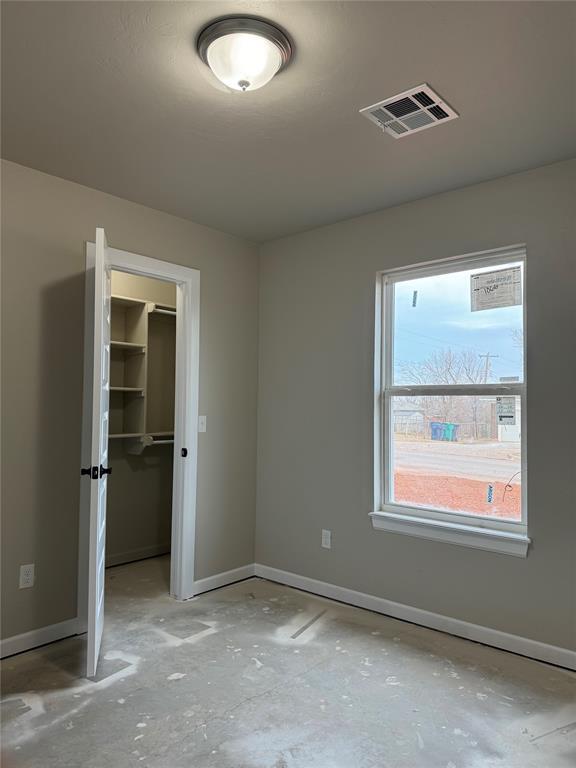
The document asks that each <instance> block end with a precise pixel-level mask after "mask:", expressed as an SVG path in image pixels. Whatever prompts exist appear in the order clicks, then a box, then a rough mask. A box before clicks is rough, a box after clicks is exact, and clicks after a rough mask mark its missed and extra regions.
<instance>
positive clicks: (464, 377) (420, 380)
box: [401, 348, 490, 384]
mask: <svg viewBox="0 0 576 768" xmlns="http://www.w3.org/2000/svg"><path fill="white" fill-rule="evenodd" d="M401 371H402V376H403V378H404V379H405V380H406V381H407V382H410V383H411V384H484V383H485V381H486V380H487V378H489V376H490V371H488V377H486V364H485V363H483V362H482V359H481V357H480V355H478V354H477V353H476V352H474V351H473V350H471V349H463V350H458V351H457V352H455V351H454V350H453V349H450V348H448V349H442V350H439V351H435V352H432V354H431V355H430V356H429V357H427V358H426V359H425V360H422V361H421V362H419V363H402V365H401Z"/></svg>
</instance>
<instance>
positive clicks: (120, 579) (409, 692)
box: [2, 558, 576, 768]
mask: <svg viewBox="0 0 576 768" xmlns="http://www.w3.org/2000/svg"><path fill="white" fill-rule="evenodd" d="M107 578H108V591H107V618H106V629H105V634H104V644H103V649H102V661H101V664H100V667H99V674H98V677H97V679H96V680H94V681H91V680H86V679H84V678H83V664H84V659H83V646H84V640H83V639H82V638H71V639H69V640H64V641H61V642H59V643H54V644H52V645H50V646H46V647H44V648H42V649H39V650H37V651H32V652H29V653H26V654H22V655H20V656H15V657H13V658H11V659H8V660H6V661H5V664H4V672H3V675H4V678H3V696H4V699H3V705H2V709H3V718H4V739H3V744H4V747H3V748H4V750H5V762H4V763H3V766H4V768H8V766H10V768H12V766H20V767H21V768H24V767H25V768H64V767H66V768H80V767H81V768H128V766H138V765H144V766H150V767H151V768H152V767H153V768H492V767H493V766H499V767H501V768H563V767H564V766H566V768H567V767H568V766H570V768H573V767H574V765H576V701H575V696H576V675H574V674H573V673H570V672H567V671H564V670H562V669H558V668H555V667H551V666H547V665H545V664H541V663H538V662H535V661H530V660H528V659H524V658H521V657H519V656H514V655H512V654H509V653H505V652H501V651H497V650H494V649H491V648H486V647H484V646H481V645H476V644H474V643H471V642H468V641H466V640H460V639H457V638H453V637H450V636H448V635H443V634H441V633H439V632H434V631H432V630H427V629H422V628H420V627H416V626H414V625H411V624H405V623H403V622H400V621H395V620H393V619H388V618H386V617H384V616H379V615H377V614H373V613H369V612H367V611H363V610H360V609H356V608H351V607H347V606H344V605H341V604H339V603H334V602H331V601H329V600H324V599H321V598H316V597H313V596H311V595H309V594H306V593H304V592H299V591H296V590H293V589H289V588H287V587H283V586H279V585H277V584H272V583H270V582H266V581H261V580H258V579H251V580H249V581H244V582H241V583H239V584H235V585H233V586H230V587H226V588H224V589H220V590H217V591H214V592H210V593H207V594H205V595H201V596H200V597H198V598H196V599H194V600H191V601H189V602H186V603H177V602H175V601H173V600H171V599H170V598H169V597H168V596H167V589H168V560H167V559H166V558H158V559H154V560H147V561H143V562H140V563H136V564H132V565H129V566H120V567H117V568H113V569H111V570H109V571H108V572H107Z"/></svg>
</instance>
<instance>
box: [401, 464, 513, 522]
mask: <svg viewBox="0 0 576 768" xmlns="http://www.w3.org/2000/svg"><path fill="white" fill-rule="evenodd" d="M491 485H492V487H493V496H492V502H491V503H490V502H488V500H487V498H488V483H487V482H485V481H483V480H471V479H470V478H465V477H461V476H460V477H458V476H452V475H439V474H435V473H434V474H422V473H421V472H409V471H406V470H401V471H399V472H395V473H394V499H395V501H397V502H404V503H410V504H414V505H416V506H427V507H432V508H435V509H445V510H451V511H454V512H458V511H459V512H468V513H472V514H476V515H487V516H490V517H502V518H506V519H508V520H520V519H521V512H520V509H521V503H520V494H521V490H520V483H511V485H510V489H509V490H506V483H505V482H492V483H491Z"/></svg>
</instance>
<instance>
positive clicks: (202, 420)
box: [198, 416, 206, 432]
mask: <svg viewBox="0 0 576 768" xmlns="http://www.w3.org/2000/svg"><path fill="white" fill-rule="evenodd" d="M198 432H206V416H198Z"/></svg>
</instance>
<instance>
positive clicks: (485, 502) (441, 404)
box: [390, 395, 522, 520]
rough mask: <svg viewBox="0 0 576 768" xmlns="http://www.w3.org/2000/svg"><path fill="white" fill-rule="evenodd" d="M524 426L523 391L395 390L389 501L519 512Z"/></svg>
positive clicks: (513, 515)
mask: <svg viewBox="0 0 576 768" xmlns="http://www.w3.org/2000/svg"><path fill="white" fill-rule="evenodd" d="M499 422H501V423H499ZM520 430H521V410H520V398H519V397H507V398H501V399H500V400H499V402H497V398H495V397H487V396H483V395H482V396H454V395H451V396H445V397H442V396H436V397H414V398H410V397H393V398H392V433H391V442H392V468H393V475H394V479H393V482H392V483H391V484H390V487H391V492H390V501H391V502H393V503H396V504H409V505H410V506H415V507H428V508H431V509H436V510H441V511H445V512H465V513H468V514H473V515H486V516H489V517H500V518H504V519H507V520H521V517H522V515H521V480H522V478H521V474H520V466H521V465H520Z"/></svg>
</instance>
